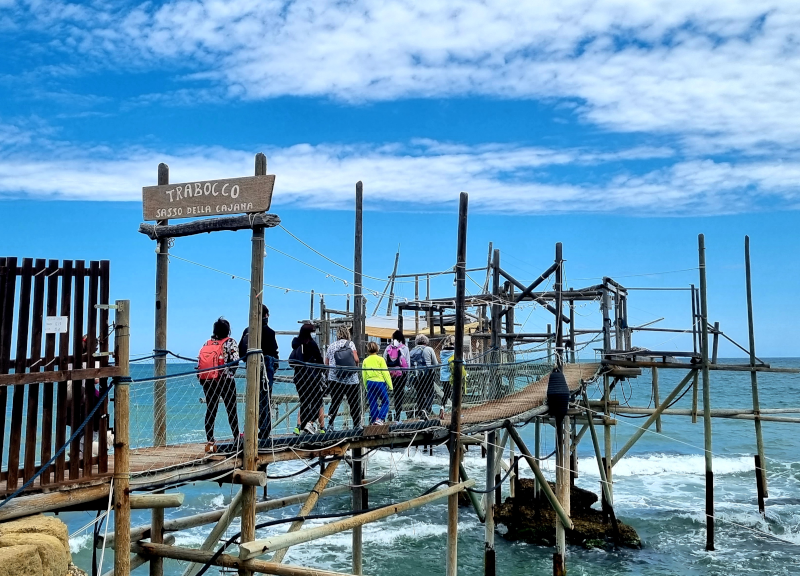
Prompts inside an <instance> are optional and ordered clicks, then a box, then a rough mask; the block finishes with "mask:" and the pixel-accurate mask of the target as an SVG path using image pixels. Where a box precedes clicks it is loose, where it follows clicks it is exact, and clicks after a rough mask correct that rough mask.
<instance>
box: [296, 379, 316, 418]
mask: <svg viewBox="0 0 800 576" xmlns="http://www.w3.org/2000/svg"><path fill="white" fill-rule="evenodd" d="M312 384H313V383H312V382H309V376H308V372H306V371H303V372H302V373H301V374H299V375H298V378H297V379H296V380H295V386H296V388H297V396H298V397H299V399H300V409H299V410H298V414H299V415H298V424H297V427H298V428H300V429H301V430H302V429H303V427H304V426H305V425H306V424H308V423H309V422H312V421H313V420H314V417H315V416H316V415H315V414H314V405H313V402H312V398H311V392H312V390H311V386H312Z"/></svg>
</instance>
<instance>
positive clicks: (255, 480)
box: [231, 469, 267, 488]
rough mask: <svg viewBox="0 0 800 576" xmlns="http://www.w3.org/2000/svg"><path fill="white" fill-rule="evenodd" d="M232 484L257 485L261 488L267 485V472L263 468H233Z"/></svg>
mask: <svg viewBox="0 0 800 576" xmlns="http://www.w3.org/2000/svg"><path fill="white" fill-rule="evenodd" d="M231 480H232V482H233V483H234V484H242V485H244V486H258V487H261V488H263V487H264V486H266V485H267V473H266V472H265V471H264V470H241V469H239V470H234V471H233V475H232V479H231Z"/></svg>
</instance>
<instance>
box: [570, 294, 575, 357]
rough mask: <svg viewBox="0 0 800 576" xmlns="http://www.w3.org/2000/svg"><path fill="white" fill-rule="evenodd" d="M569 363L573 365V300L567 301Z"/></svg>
mask: <svg viewBox="0 0 800 576" xmlns="http://www.w3.org/2000/svg"><path fill="white" fill-rule="evenodd" d="M569 348H570V353H569V361H570V362H572V363H573V364H574V363H575V300H570V301H569Z"/></svg>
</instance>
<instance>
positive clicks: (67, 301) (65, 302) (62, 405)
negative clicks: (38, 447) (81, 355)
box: [0, 260, 72, 482]
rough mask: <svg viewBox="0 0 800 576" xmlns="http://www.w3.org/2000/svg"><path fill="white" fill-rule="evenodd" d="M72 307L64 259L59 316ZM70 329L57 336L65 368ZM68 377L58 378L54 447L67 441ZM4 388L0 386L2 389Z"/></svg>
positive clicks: (60, 466) (59, 468)
mask: <svg viewBox="0 0 800 576" xmlns="http://www.w3.org/2000/svg"><path fill="white" fill-rule="evenodd" d="M71 308H72V261H71V260H64V264H63V265H62V267H61V316H70V310H71ZM70 330H72V322H70V325H69V329H68V330H67V332H64V333H62V334H60V335H59V338H58V367H59V369H60V370H66V369H67V367H68V364H67V357H68V356H69V331H70ZM67 380H68V378H66V377H64V379H63V380H62V379H59V380H58V409H57V410H56V447H57V448H61V446H63V445H64V443H65V442H66V441H67V424H68V423H69V418H68V416H69V414H68V410H69V404H68V402H67V382H66V381H67ZM4 389H5V388H0V390H4ZM66 458H67V456H66V451H65V452H62V453H61V454H60V455H59V457H58V458H57V459H56V474H55V481H56V482H62V481H63V480H64V470H65V468H66Z"/></svg>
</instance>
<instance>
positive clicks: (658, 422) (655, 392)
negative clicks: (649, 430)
mask: <svg viewBox="0 0 800 576" xmlns="http://www.w3.org/2000/svg"><path fill="white" fill-rule="evenodd" d="M651 370H652V371H653V403H654V404H655V405H656V406H659V405H660V404H661V400H660V397H659V394H658V368H651ZM656 432H658V433H659V434H661V416H659V417H658V418H656Z"/></svg>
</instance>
